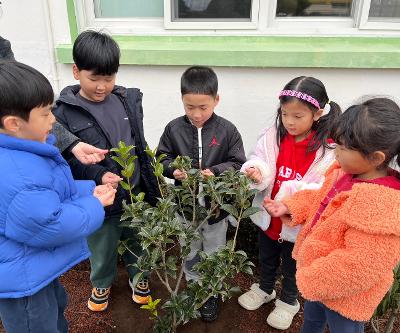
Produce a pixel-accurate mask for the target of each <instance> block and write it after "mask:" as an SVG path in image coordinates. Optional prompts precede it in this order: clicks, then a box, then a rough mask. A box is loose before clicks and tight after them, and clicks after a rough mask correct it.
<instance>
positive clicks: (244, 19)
mask: <svg viewBox="0 0 400 333" xmlns="http://www.w3.org/2000/svg"><path fill="white" fill-rule="evenodd" d="M259 2H260V0H165V1H164V12H165V27H166V28H167V29H256V28H257V21H258V8H259Z"/></svg>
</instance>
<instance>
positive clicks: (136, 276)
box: [132, 272, 144, 286]
mask: <svg viewBox="0 0 400 333" xmlns="http://www.w3.org/2000/svg"><path fill="white" fill-rule="evenodd" d="M143 274H144V272H139V273H136V275H135V276H134V277H133V279H132V285H133V286H136V285H137V283H138V282H139V281H140V280H141V279H142V278H143Z"/></svg>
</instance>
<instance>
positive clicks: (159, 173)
mask: <svg viewBox="0 0 400 333" xmlns="http://www.w3.org/2000/svg"><path fill="white" fill-rule="evenodd" d="M163 171H164V166H163V165H162V164H161V163H158V164H156V167H155V170H154V175H155V176H156V177H161V176H162V174H163Z"/></svg>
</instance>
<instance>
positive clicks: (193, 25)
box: [164, 0, 263, 30]
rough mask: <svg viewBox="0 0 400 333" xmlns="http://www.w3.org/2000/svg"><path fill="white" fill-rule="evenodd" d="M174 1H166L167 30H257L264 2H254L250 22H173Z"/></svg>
mask: <svg viewBox="0 0 400 333" xmlns="http://www.w3.org/2000/svg"><path fill="white" fill-rule="evenodd" d="M172 1H173V0H164V27H165V29H166V30H174V29H178V30H183V29H184V30H198V29H199V30H200V29H202V30H204V29H206V30H209V29H212V30H220V29H223V30H232V29H235V30H250V29H252V30H256V29H257V28H258V17H259V8H260V2H261V1H263V0H252V2H251V18H250V21H247V22H246V21H233V20H232V21H229V19H227V20H226V21H212V20H207V21H206V20H204V21H192V22H189V21H173V20H172Z"/></svg>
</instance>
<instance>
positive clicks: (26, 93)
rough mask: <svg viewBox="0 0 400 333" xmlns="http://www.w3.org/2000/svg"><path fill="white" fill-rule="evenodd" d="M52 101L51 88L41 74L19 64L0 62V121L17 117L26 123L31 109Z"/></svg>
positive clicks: (52, 93)
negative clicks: (4, 118)
mask: <svg viewBox="0 0 400 333" xmlns="http://www.w3.org/2000/svg"><path fill="white" fill-rule="evenodd" d="M53 101H54V92H53V88H52V87H51V84H50V82H49V81H48V80H47V79H46V77H45V76H44V75H43V74H42V73H40V72H39V71H37V70H36V69H34V68H32V67H30V66H28V65H25V64H22V63H20V62H16V61H1V62H0V119H2V118H3V117H5V116H17V117H20V118H22V119H24V120H26V121H28V120H29V114H30V112H31V111H32V109H34V108H36V107H40V106H47V105H49V104H52V103H53ZM0 127H3V125H2V123H0Z"/></svg>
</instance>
